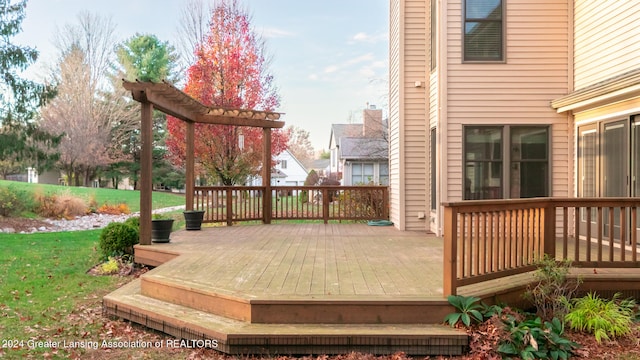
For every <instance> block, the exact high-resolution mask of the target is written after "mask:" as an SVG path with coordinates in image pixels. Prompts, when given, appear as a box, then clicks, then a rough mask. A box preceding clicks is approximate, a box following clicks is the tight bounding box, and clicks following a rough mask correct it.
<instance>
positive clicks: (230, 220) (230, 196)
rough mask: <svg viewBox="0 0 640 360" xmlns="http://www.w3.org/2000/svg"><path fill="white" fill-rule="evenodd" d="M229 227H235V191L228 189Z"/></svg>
mask: <svg viewBox="0 0 640 360" xmlns="http://www.w3.org/2000/svg"><path fill="white" fill-rule="evenodd" d="M226 195H227V199H226V200H227V216H226V218H227V226H232V225H233V189H232V188H227V191H226Z"/></svg>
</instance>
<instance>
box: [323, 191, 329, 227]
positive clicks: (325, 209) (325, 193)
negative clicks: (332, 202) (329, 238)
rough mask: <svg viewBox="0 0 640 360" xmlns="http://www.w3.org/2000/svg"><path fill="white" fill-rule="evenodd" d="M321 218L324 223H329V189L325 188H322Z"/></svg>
mask: <svg viewBox="0 0 640 360" xmlns="http://www.w3.org/2000/svg"><path fill="white" fill-rule="evenodd" d="M322 219H324V223H325V224H328V223H329V191H327V189H326V188H323V189H322Z"/></svg>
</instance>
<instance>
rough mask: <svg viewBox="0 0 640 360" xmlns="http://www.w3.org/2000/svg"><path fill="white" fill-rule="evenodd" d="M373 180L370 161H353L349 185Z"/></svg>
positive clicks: (365, 183)
mask: <svg viewBox="0 0 640 360" xmlns="http://www.w3.org/2000/svg"><path fill="white" fill-rule="evenodd" d="M372 181H374V179H373V164H372V163H353V164H352V165H351V185H368V184H369V183H371V182H372Z"/></svg>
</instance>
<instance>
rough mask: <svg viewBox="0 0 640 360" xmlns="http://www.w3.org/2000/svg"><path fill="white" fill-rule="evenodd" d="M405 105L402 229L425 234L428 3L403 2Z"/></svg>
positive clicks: (426, 203)
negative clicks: (404, 7) (419, 217)
mask: <svg viewBox="0 0 640 360" xmlns="http://www.w3.org/2000/svg"><path fill="white" fill-rule="evenodd" d="M405 3H406V13H405V18H404V21H405V35H404V36H405V59H404V62H403V66H404V69H405V77H404V79H405V82H404V88H405V90H404V91H405V93H404V94H405V96H404V98H405V104H404V109H405V110H404V122H403V126H404V138H403V140H404V144H403V148H402V150H403V151H404V153H405V160H404V163H405V167H404V179H403V180H404V184H405V208H404V211H405V229H406V230H426V229H427V228H428V225H427V224H426V220H425V219H418V213H428V210H429V204H428V191H427V182H428V173H429V169H428V166H427V164H428V161H427V154H428V153H427V149H428V148H427V146H428V131H427V130H428V129H427V128H428V116H427V95H428V94H427V91H428V88H426V87H425V86H422V87H416V86H415V82H416V81H421V82H422V83H423V84H424V83H425V82H426V80H427V76H428V75H427V74H428V72H429V50H428V48H427V46H428V44H429V36H428V32H429V17H428V16H429V8H430V0H405Z"/></svg>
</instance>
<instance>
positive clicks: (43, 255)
mask: <svg viewBox="0 0 640 360" xmlns="http://www.w3.org/2000/svg"><path fill="white" fill-rule="evenodd" d="M99 234H100V230H91V231H77V232H58V233H36V234H29V235H18V234H0V289H1V290H0V319H1V321H0V334H1V336H0V341H3V342H5V344H0V358H1V357H3V352H4V356H5V358H11V359H13V358H20V357H22V356H25V355H30V356H33V357H35V358H40V357H42V356H44V354H45V353H47V352H51V349H47V348H46V347H45V346H37V345H35V343H33V341H64V340H67V341H69V340H78V339H89V338H91V336H92V334H97V333H98V331H97V329H96V328H92V327H91V325H89V326H87V324H86V322H84V321H82V322H80V321H75V322H74V321H73V318H74V316H82V314H77V313H74V309H76V308H77V306H78V305H79V304H80V303H82V302H83V301H87V300H88V299H90V298H91V297H93V298H94V299H95V296H96V295H95V294H102V293H104V291H105V290H106V289H113V288H114V287H115V286H116V284H117V282H118V281H121V279H119V278H118V277H110V276H91V275H88V274H87V270H89V269H90V268H91V267H92V266H93V265H95V264H97V263H98V261H99V260H98V259H99V253H98V250H97V244H98V238H99ZM79 324H82V326H80V325H79ZM94 325H95V326H96V327H98V326H99V323H96V324H94ZM12 340H13V341H17V343H13V344H8V343H6V342H7V341H12ZM2 345H4V347H5V348H4V349H2ZM7 345H14V348H13V349H7V348H6V347H7ZM30 345H34V346H32V347H33V348H31V349H30V348H29V347H30ZM65 354H67V355H68V353H65V352H64V351H62V352H60V354H59V355H62V356H63V357H64V356H66V355H65Z"/></svg>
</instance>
